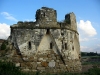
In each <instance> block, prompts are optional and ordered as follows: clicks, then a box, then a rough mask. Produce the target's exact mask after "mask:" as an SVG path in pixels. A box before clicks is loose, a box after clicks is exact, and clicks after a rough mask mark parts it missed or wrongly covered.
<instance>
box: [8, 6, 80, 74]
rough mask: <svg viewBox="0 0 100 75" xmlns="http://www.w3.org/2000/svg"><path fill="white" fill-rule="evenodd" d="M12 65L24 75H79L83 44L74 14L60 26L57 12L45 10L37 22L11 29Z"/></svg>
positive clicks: (17, 25)
mask: <svg viewBox="0 0 100 75" xmlns="http://www.w3.org/2000/svg"><path fill="white" fill-rule="evenodd" d="M8 42H9V44H10V47H11V50H12V52H11V54H10V58H11V61H12V62H14V63H15V64H16V66H20V67H21V69H22V70H23V71H29V70H30V71H38V70H39V71H46V72H61V71H69V72H80V71H81V62H80V44H79V34H78V32H77V25H76V18H75V15H74V13H73V12H72V13H69V14H66V15H65V20H64V22H57V13H56V10H54V9H52V8H48V7H42V8H41V9H38V10H37V11H36V21H35V22H21V21H19V22H18V23H17V24H14V25H12V26H11V34H10V36H9V38H8Z"/></svg>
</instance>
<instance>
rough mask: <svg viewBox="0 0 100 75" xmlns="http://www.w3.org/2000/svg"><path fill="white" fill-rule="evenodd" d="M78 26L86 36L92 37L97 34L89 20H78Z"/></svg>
mask: <svg viewBox="0 0 100 75" xmlns="http://www.w3.org/2000/svg"><path fill="white" fill-rule="evenodd" d="M78 28H79V29H80V30H81V32H83V34H85V35H86V36H89V37H92V36H94V35H96V34H97V32H96V30H95V28H94V27H93V26H92V24H91V22H90V21H88V20H87V21H84V20H80V22H78Z"/></svg>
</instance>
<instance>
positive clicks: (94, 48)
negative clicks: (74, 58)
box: [0, 0, 100, 53]
mask: <svg viewBox="0 0 100 75" xmlns="http://www.w3.org/2000/svg"><path fill="white" fill-rule="evenodd" d="M43 6H44V7H50V8H53V9H55V10H57V20H58V21H62V20H64V17H65V14H67V13H69V12H74V13H75V15H76V20H77V28H78V31H79V34H80V35H79V36H80V44H81V45H80V47H81V51H85V52H98V53H100V0H0V39H7V37H8V36H9V35H10V25H13V24H16V23H17V22H18V21H35V13H36V10H37V9H40V8H41V7H43Z"/></svg>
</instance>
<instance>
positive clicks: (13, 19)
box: [1, 12, 18, 21]
mask: <svg viewBox="0 0 100 75" xmlns="http://www.w3.org/2000/svg"><path fill="white" fill-rule="evenodd" d="M1 15H3V16H4V17H5V19H8V20H11V21H18V20H17V19H16V18H14V17H13V16H12V15H11V14H9V13H8V12H2V13H1Z"/></svg>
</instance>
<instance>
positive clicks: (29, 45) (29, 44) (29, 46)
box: [28, 41, 32, 49]
mask: <svg viewBox="0 0 100 75" xmlns="http://www.w3.org/2000/svg"><path fill="white" fill-rule="evenodd" d="M28 48H29V49H31V48H32V47H31V42H30V41H29V42H28Z"/></svg>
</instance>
